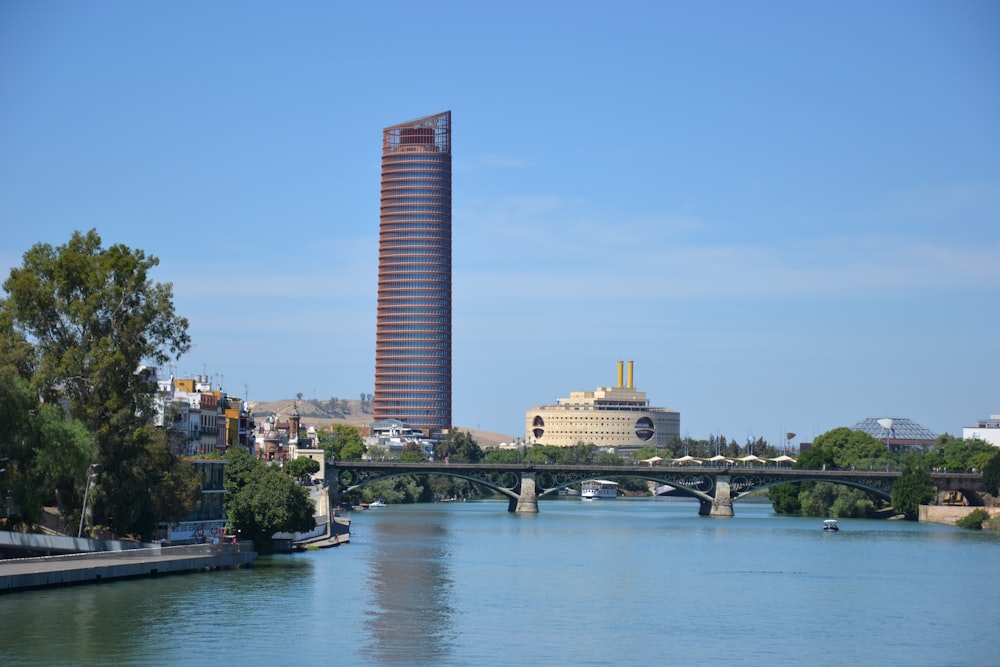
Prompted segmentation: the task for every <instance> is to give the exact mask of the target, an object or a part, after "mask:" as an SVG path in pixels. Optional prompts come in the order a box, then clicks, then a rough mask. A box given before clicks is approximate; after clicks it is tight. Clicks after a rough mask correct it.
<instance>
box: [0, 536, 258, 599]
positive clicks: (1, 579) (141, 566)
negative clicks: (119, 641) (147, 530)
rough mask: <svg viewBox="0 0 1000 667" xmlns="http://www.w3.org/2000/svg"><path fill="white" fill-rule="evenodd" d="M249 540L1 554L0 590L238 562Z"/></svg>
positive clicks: (247, 559)
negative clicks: (8, 556)
mask: <svg viewBox="0 0 1000 667" xmlns="http://www.w3.org/2000/svg"><path fill="white" fill-rule="evenodd" d="M256 558H257V553H256V552H255V551H253V545H252V544H251V543H249V542H243V543H237V544H197V545H188V546H177V547H159V546H157V547H153V548H149V549H132V550H129V551H115V552H103V553H86V554H72V555H65V556H44V557H41V558H12V559H9V560H0V593H3V592H7V591H15V590H24V589H31V588H44V587H48V586H65V585H70V584H82V583H90V582H100V581H109V580H115V579H129V578H135V577H155V576H160V575H165V574H180V573H183V572H200V571H206V570H218V569H229V568H238V567H242V566H245V565H249V564H251V563H253V561H254V560H256Z"/></svg>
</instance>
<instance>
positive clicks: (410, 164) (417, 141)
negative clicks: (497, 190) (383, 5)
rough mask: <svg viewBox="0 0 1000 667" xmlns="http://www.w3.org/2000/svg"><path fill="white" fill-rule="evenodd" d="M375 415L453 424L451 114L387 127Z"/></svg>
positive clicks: (428, 425) (429, 430)
mask: <svg viewBox="0 0 1000 667" xmlns="http://www.w3.org/2000/svg"><path fill="white" fill-rule="evenodd" d="M374 403H375V405H374V409H375V420H376V421H381V420H384V419H398V420H400V421H402V422H405V423H406V424H407V425H409V426H410V427H411V428H414V429H420V430H421V431H423V432H424V433H425V434H426V435H433V434H435V433H440V432H441V431H443V430H445V429H448V428H451V112H450V111H446V112H444V113H440V114H437V115H435V116H427V117H426V118H419V119H417V120H413V121H409V122H407V123H402V124H400V125H395V126H393V127H387V128H385V129H384V130H383V131H382V196H381V206H380V209H379V251H378V321H377V325H376V330H375V399H374Z"/></svg>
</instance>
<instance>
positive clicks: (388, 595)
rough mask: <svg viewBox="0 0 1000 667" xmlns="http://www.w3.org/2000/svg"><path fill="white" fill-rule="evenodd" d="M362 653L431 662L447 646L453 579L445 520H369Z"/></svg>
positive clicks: (389, 660) (387, 660) (390, 660)
mask: <svg viewBox="0 0 1000 667" xmlns="http://www.w3.org/2000/svg"><path fill="white" fill-rule="evenodd" d="M372 530H373V532H374V542H375V543H376V544H377V545H378V547H379V548H378V549H377V550H375V552H374V554H373V558H372V560H371V562H370V563H369V576H370V581H369V585H368V589H369V590H370V591H371V594H372V600H371V602H370V604H369V605H368V609H367V610H366V612H365V615H366V619H365V628H366V629H367V632H368V636H369V637H370V641H369V643H368V645H367V646H366V648H365V653H366V654H367V655H368V656H369V658H370V659H372V660H373V661H375V662H377V663H380V664H408V665H410V664H432V663H433V662H435V661H439V660H441V659H442V658H444V657H445V656H447V655H449V654H450V653H451V651H452V647H453V641H454V638H455V630H454V628H453V623H452V621H453V619H452V616H453V614H454V610H453V608H452V605H453V603H454V592H453V581H452V578H451V576H450V573H449V568H450V563H451V554H450V553H449V544H448V540H449V536H448V529H447V527H446V526H445V525H444V522H440V521H436V522H428V521H427V520H426V519H425V518H424V517H416V516H407V517H405V518H404V517H401V518H400V520H399V521H393V522H388V521H381V522H378V523H376V524H375V525H373V526H372Z"/></svg>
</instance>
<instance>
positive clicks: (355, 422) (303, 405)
mask: <svg viewBox="0 0 1000 667" xmlns="http://www.w3.org/2000/svg"><path fill="white" fill-rule="evenodd" d="M250 407H251V409H252V410H253V416H254V419H255V420H256V421H257V422H258V423H259V422H261V421H262V420H264V419H265V418H267V417H274V418H275V420H276V421H285V420H287V419H288V417H289V416H290V415H291V414H292V410H293V409H297V410H298V411H299V417H301V418H302V426H303V427H309V426H316V427H322V426H331V425H333V424H347V425H348V426H368V425H369V424H371V423H372V422H373V421H375V415H374V414H373V413H372V408H371V403H369V402H367V401H365V404H364V405H363V406H362V404H361V401H360V400H358V399H348V398H345V399H339V400H338V401H337V404H336V405H333V403H332V402H331V401H320V400H316V399H305V398H304V399H302V400H301V401H299V400H296V399H294V398H288V399H283V400H279V401H259V402H253V401H251V403H250ZM457 428H459V429H461V430H462V431H467V432H469V433H471V434H472V437H473V438H474V439H475V440H476V442H477V443H479V446H480V447H492V446H495V445H499V444H500V443H502V442H512V441H514V440H516V439H517V437H516V436H513V435H506V434H503V433H493V432H491V431H481V430H479V429H474V428H465V427H464V426H459V427H457Z"/></svg>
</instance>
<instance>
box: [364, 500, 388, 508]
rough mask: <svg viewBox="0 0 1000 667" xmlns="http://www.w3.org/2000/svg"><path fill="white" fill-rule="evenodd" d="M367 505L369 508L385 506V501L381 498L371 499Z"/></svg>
mask: <svg viewBox="0 0 1000 667" xmlns="http://www.w3.org/2000/svg"><path fill="white" fill-rule="evenodd" d="M368 507H369V508H372V507H385V501H384V500H382V499H381V498H379V499H378V500H373V501H372V502H370V503H368Z"/></svg>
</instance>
